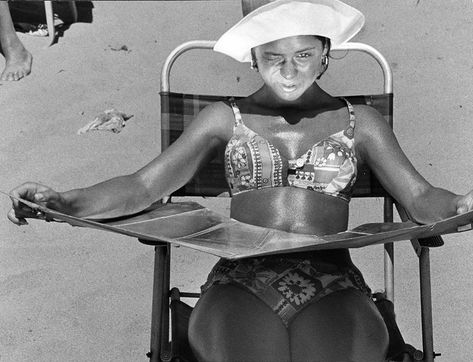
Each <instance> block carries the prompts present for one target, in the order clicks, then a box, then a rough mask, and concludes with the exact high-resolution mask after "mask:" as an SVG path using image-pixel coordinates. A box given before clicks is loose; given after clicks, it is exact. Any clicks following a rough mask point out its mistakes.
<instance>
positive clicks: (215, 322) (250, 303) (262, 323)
mask: <svg viewBox="0 0 473 362" xmlns="http://www.w3.org/2000/svg"><path fill="white" fill-rule="evenodd" d="M189 342H190V344H191V347H192V349H193V351H194V354H195V355H196V357H197V358H198V359H199V360H201V361H248V362H250V361H265V360H270V361H289V359H290V352H289V338H288V334H287V330H286V328H285V326H284V325H283V323H282V322H281V321H280V320H279V317H278V316H277V315H276V314H275V313H273V311H272V310H271V309H270V308H269V307H268V306H266V305H265V304H264V303H263V302H262V301H261V300H259V299H258V298H257V297H256V296H254V295H252V294H250V293H249V292H247V291H245V290H243V289H240V288H238V287H235V286H232V285H216V286H214V287H212V288H210V289H209V290H208V291H207V292H206V294H204V295H203V296H202V298H201V299H200V300H199V302H198V303H197V305H196V308H195V309H194V311H193V313H192V315H191V319H190V321H189Z"/></svg>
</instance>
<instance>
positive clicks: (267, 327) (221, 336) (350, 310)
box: [8, 0, 473, 362]
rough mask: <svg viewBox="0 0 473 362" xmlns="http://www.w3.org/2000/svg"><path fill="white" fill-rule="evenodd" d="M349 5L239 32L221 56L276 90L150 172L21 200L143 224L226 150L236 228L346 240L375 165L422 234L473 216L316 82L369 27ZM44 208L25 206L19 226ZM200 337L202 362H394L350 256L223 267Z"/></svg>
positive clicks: (320, 7) (371, 122)
mask: <svg viewBox="0 0 473 362" xmlns="http://www.w3.org/2000/svg"><path fill="white" fill-rule="evenodd" d="M363 22H364V17H363V15H362V14H361V13H360V12H359V11H357V10H356V9H354V8H352V7H350V6H348V5H346V4H344V3H341V2H339V1H337V0H279V1H276V2H272V3H270V4H267V5H265V6H263V7H260V8H258V9H256V10H255V11H253V12H251V13H250V14H248V15H247V16H246V17H245V18H243V19H242V20H241V21H240V22H239V23H238V24H236V25H235V26H234V27H232V28H231V29H230V30H228V31H227V32H226V33H225V34H224V35H223V36H222V37H221V38H220V39H219V41H218V42H217V44H216V46H215V50H216V51H218V52H221V53H224V54H227V55H229V56H231V57H233V58H234V59H236V60H238V61H241V62H250V63H251V65H252V68H253V69H254V70H255V72H257V73H259V76H260V77H261V78H262V80H263V82H264V84H263V86H262V87H261V88H260V89H259V90H258V91H256V92H255V93H253V94H251V95H250V96H248V97H245V98H242V99H239V100H235V99H229V100H228V102H218V103H215V104H212V105H210V106H208V107H207V108H205V109H204V110H203V111H201V113H200V114H199V115H198V116H197V117H196V119H195V120H194V121H193V122H192V123H191V125H190V126H189V127H188V128H187V129H186V130H185V131H184V133H183V134H182V136H181V137H180V138H179V139H178V140H177V141H176V142H174V143H173V144H172V145H171V146H170V147H169V148H167V149H166V150H165V151H164V152H163V153H162V154H161V155H159V156H158V157H157V158H156V159H154V160H153V161H151V162H150V163H149V164H148V165H146V166H145V167H143V168H142V169H140V170H138V171H137V172H135V173H133V174H130V175H125V176H121V177H116V178H113V179H110V180H107V181H104V182H102V183H99V184H97V185H94V186H90V187H87V188H83V189H76V190H70V191H67V192H55V191H53V190H52V189H50V188H48V187H46V186H42V185H39V184H36V183H26V184H23V185H21V186H19V187H17V188H16V189H14V190H13V191H12V194H13V195H14V196H17V197H22V198H25V199H28V200H32V201H35V202H37V203H41V204H44V205H46V206H47V207H50V208H53V209H57V210H59V211H62V212H64V213H67V214H71V215H75V216H82V217H90V218H110V217H117V216H121V215H124V214H133V213H136V212H138V211H141V210H143V209H145V208H146V207H147V206H149V205H150V204H151V203H153V202H155V201H156V200H159V199H160V198H162V197H164V196H165V195H169V194H171V193H172V192H173V191H175V190H177V189H179V188H180V187H182V186H183V185H184V184H186V183H187V182H188V181H189V180H190V179H191V178H192V176H193V175H194V174H195V173H196V172H197V170H198V169H199V167H200V166H201V165H202V164H203V163H204V162H206V161H207V160H208V159H209V157H210V155H211V154H212V153H213V151H214V150H216V149H217V148H219V147H222V148H225V165H226V169H225V172H226V178H227V181H228V185H229V188H230V192H231V195H232V201H231V217H232V218H234V219H237V220H239V221H241V222H244V223H248V224H252V225H258V226H262V227H268V228H275V229H279V230H284V231H289V232H293V233H301V234H317V235H325V234H332V233H337V232H340V231H344V230H346V228H347V224H348V207H349V202H350V196H351V191H352V188H353V185H354V183H355V180H356V178H357V171H358V169H359V168H360V167H361V166H362V165H368V166H369V167H370V168H371V169H372V170H373V172H374V173H375V174H376V176H377V177H378V178H379V180H380V181H381V182H382V184H383V186H384V188H385V189H386V190H387V191H388V192H389V193H390V194H391V195H392V196H393V197H394V198H395V199H396V200H397V201H398V202H399V203H400V204H402V205H403V206H404V207H405V208H406V210H407V212H408V213H409V215H410V217H411V218H412V219H413V220H415V221H417V222H420V223H427V222H432V221H436V220H439V219H443V218H446V217H449V216H452V215H455V214H457V213H462V212H465V211H468V210H471V209H472V208H473V193H469V194H467V195H465V196H459V195H456V194H454V193H452V192H449V191H446V190H443V189H440V188H436V187H433V186H432V185H430V184H429V183H428V182H427V181H426V180H425V179H424V178H422V176H421V175H419V173H418V172H417V171H416V170H415V169H414V168H413V166H412V165H411V163H410V162H409V161H408V159H407V158H406V156H405V155H404V153H403V152H402V150H401V149H400V147H399V145H398V143H397V141H396V138H395V136H394V135H393V133H392V130H391V128H390V127H389V125H388V124H387V123H386V122H385V120H384V119H383V118H382V116H381V115H379V114H378V113H377V112H376V111H375V110H373V109H372V108H370V107H368V106H363V105H351V104H350V103H349V102H348V101H347V100H345V99H340V98H336V97H333V96H331V95H330V94H328V93H326V92H325V91H324V90H323V89H321V88H320V87H319V85H318V84H317V79H319V78H320V77H321V76H322V75H323V73H324V72H325V71H326V69H327V67H328V63H329V57H330V47H331V45H338V44H342V43H344V42H347V41H348V40H349V39H351V38H352V37H353V36H354V35H355V34H357V32H358V31H359V30H360V29H361V27H362V26H363ZM35 216H36V213H35V211H34V210H32V209H29V208H27V207H26V206H23V205H22V204H19V203H18V202H17V201H15V200H14V201H13V208H12V210H11V211H10V213H9V215H8V217H9V219H10V220H11V221H12V222H14V223H17V224H23V223H26V220H25V218H27V217H35ZM202 290H203V295H202V297H201V298H200V300H199V301H198V303H197V305H196V308H195V309H194V311H193V313H192V316H191V320H190V329H189V340H190V343H191V347H192V349H193V351H194V353H195V355H196V356H197V358H198V359H199V360H202V361H323V362H327V361H384V360H385V359H386V351H387V347H388V333H387V329H386V326H385V323H384V322H383V319H382V317H381V315H380V313H379V312H378V310H377V308H376V306H375V305H374V303H373V301H372V299H371V292H370V289H369V287H368V286H367V285H366V284H365V282H364V280H363V277H362V275H361V273H360V272H359V270H358V269H357V268H356V267H355V266H354V264H353V263H352V261H351V258H350V254H349V251H348V250H347V249H337V250H330V251H313V252H304V253H291V254H282V255H277V256H266V257H258V258H247V259H242V260H237V261H229V260H225V259H222V260H220V261H219V262H218V263H217V265H216V266H215V267H214V268H213V270H212V271H211V273H210V275H209V277H208V281H207V283H206V284H205V285H204V286H203V288H202Z"/></svg>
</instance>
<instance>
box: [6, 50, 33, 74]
mask: <svg viewBox="0 0 473 362" xmlns="http://www.w3.org/2000/svg"><path fill="white" fill-rule="evenodd" d="M3 52H4V54H5V69H4V70H3V72H2V74H1V76H0V81H2V80H7V81H11V80H20V79H21V78H24V77H26V76H27V75H28V74H30V72H31V64H32V63H33V56H32V55H31V53H30V52H29V51H28V50H26V49H25V47H24V46H23V45H22V44H21V43H20V44H17V45H16V46H14V47H11V48H9V49H3Z"/></svg>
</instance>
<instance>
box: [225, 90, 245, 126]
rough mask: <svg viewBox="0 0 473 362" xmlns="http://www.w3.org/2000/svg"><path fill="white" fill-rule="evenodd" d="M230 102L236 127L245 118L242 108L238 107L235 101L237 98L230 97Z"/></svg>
mask: <svg viewBox="0 0 473 362" xmlns="http://www.w3.org/2000/svg"><path fill="white" fill-rule="evenodd" d="M228 102H229V103H230V106H231V107H232V110H233V115H234V116H235V123H234V127H236V126H238V125H240V124H242V123H243V120H242V118H241V113H240V108H238V106H237V104H236V102H235V98H233V97H230V98H229V99H228Z"/></svg>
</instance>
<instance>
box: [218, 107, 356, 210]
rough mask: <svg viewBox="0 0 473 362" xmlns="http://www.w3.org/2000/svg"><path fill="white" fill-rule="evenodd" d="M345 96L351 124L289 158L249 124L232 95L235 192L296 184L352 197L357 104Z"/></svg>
mask: <svg viewBox="0 0 473 362" xmlns="http://www.w3.org/2000/svg"><path fill="white" fill-rule="evenodd" d="M342 99H343V100H344V101H345V102H346V104H347V108H348V114H349V116H350V119H349V124H348V127H347V128H346V129H345V130H342V131H339V132H337V133H334V134H333V135H331V136H329V137H327V138H326V139H323V140H321V141H319V142H317V143H315V144H314V145H313V146H312V147H311V148H309V149H308V150H307V152H305V153H304V154H303V155H302V156H300V157H299V158H297V159H294V160H288V159H285V158H284V157H282V156H281V154H280V152H279V150H278V149H277V148H276V147H275V146H274V145H273V144H271V142H269V141H268V140H266V139H265V138H263V137H261V136H260V135H258V134H257V133H256V132H254V131H252V130H251V129H249V128H248V127H246V126H245V124H244V123H243V120H242V117H241V114H240V110H239V108H238V106H237V105H236V103H235V100H234V99H233V98H231V99H230V105H231V107H232V109H233V113H234V115H235V123H234V126H233V136H232V137H231V138H230V141H229V142H228V144H227V147H226V149H225V168H226V170H225V175H226V178H227V182H228V185H229V186H230V193H231V195H236V194H239V193H241V192H245V191H251V190H257V189H264V188H271V187H284V186H292V187H299V188H304V189H309V190H313V191H316V192H320V193H323V194H327V195H330V196H335V197H337V198H340V199H343V200H345V201H350V197H351V193H352V188H353V185H354V183H355V181H356V175H357V159H356V156H355V152H354V129H355V113H354V111H353V106H352V105H351V104H350V103H349V102H348V101H347V100H346V99H344V98H342Z"/></svg>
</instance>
